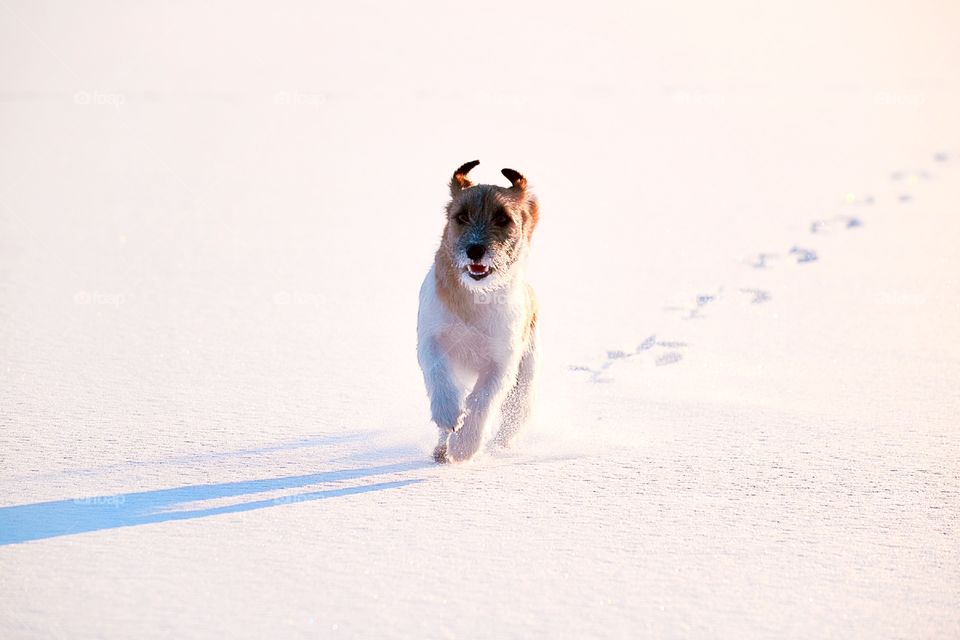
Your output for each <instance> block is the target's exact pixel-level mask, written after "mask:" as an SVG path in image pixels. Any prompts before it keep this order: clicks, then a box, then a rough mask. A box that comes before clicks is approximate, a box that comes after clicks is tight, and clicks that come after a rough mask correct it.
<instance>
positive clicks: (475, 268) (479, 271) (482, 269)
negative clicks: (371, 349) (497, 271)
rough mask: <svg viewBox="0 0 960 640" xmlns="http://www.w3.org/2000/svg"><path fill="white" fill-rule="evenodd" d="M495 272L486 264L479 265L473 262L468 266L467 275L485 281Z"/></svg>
mask: <svg viewBox="0 0 960 640" xmlns="http://www.w3.org/2000/svg"><path fill="white" fill-rule="evenodd" d="M492 271H493V269H491V268H490V267H488V266H487V265H485V264H478V263H476V262H471V263H470V264H468V265H467V275H468V276H470V277H471V278H473V279H474V280H483V279H484V278H486V277H487V276H488V275H490V273H491V272H492Z"/></svg>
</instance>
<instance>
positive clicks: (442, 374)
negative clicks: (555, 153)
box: [417, 160, 539, 462]
mask: <svg viewBox="0 0 960 640" xmlns="http://www.w3.org/2000/svg"><path fill="white" fill-rule="evenodd" d="M478 164H480V162H479V161H478V160H474V161H472V162H468V163H466V164H464V165H463V166H461V167H460V168H459V169H457V170H456V172H454V174H453V178H452V179H451V181H450V195H451V196H452V197H451V200H450V203H449V204H448V205H447V221H446V226H445V227H444V230H443V239H442V241H441V244H440V248H439V249H438V250H437V254H436V257H435V259H434V264H433V267H432V268H431V269H430V271H429V273H427V277H426V278H425V279H424V281H423V286H422V287H421V288H420V312H419V314H418V317H417V357H418V360H419V361H420V368H421V369H423V378H424V381H425V382H426V385H427V394H428V395H429V397H430V411H431V414H432V418H433V421H434V422H435V423H436V425H437V427H439V429H440V442H439V443H438V444H437V448H436V450H435V451H434V458H435V459H436V460H437V461H438V462H452V461H460V460H467V459H469V458H470V457H472V456H473V455H474V454H475V453H476V452H477V451H478V450H479V449H480V446H481V445H482V444H483V441H484V437H485V435H486V432H487V423H488V422H490V421H491V420H492V418H493V416H494V415H496V413H497V409H499V410H500V411H499V414H500V429H499V431H498V432H497V434H496V441H497V443H498V444H501V445H503V446H506V445H508V444H509V443H510V441H511V439H512V438H513V437H514V436H515V435H516V433H517V431H518V430H519V428H520V427H521V426H523V424H524V422H526V421H527V419H528V418H529V416H530V413H531V409H532V403H533V391H534V388H533V383H534V374H535V371H536V360H537V339H536V333H537V302H536V298H535V297H534V295H533V289H532V288H531V287H530V285H528V284H527V282H526V263H527V254H528V252H529V247H530V238H531V236H532V234H533V229H534V227H535V226H536V224H537V217H538V215H539V209H538V206H537V200H536V198H535V197H534V196H533V194H532V193H530V192H529V191H528V190H527V180H526V178H524V177H523V176H522V175H520V174H519V173H517V172H516V171H514V170H513V169H504V170H503V172H502V173H503V175H504V176H506V178H507V179H508V180H510V183H511V186H510V187H509V188H505V187H499V186H496V185H489V184H476V185H475V184H474V183H472V182H471V181H470V180H469V179H468V178H467V173H468V172H469V171H470V170H471V169H473V168H474V167H475V166H477V165H478ZM471 246H472V247H473V249H472V251H473V254H474V255H473V257H470V256H468V255H467V251H468V249H469V248H470V247H471ZM477 246H479V247H483V249H484V253H483V256H482V257H480V258H476V253H477V251H478V249H477Z"/></svg>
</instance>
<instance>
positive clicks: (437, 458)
mask: <svg viewBox="0 0 960 640" xmlns="http://www.w3.org/2000/svg"><path fill="white" fill-rule="evenodd" d="M433 461H434V462H436V463H437V464H446V463H448V462H451V460H450V458H448V457H447V445H446V444H438V445H437V448H436V449H434V450H433Z"/></svg>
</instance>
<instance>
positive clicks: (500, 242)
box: [442, 160, 539, 289]
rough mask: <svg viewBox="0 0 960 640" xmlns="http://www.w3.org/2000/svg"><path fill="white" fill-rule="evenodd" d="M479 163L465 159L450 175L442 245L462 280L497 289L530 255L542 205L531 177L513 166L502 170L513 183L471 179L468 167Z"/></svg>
mask: <svg viewBox="0 0 960 640" xmlns="http://www.w3.org/2000/svg"><path fill="white" fill-rule="evenodd" d="M478 164H480V161H479V160H474V161H472V162H468V163H466V164H464V165H463V166H461V167H460V168H459V169H457V170H456V171H455V172H454V174H453V178H452V179H451V180H450V195H451V196H452V198H451V200H450V203H449V204H448V205H447V226H446V228H445V229H444V232H443V245H442V247H443V250H444V251H446V252H447V254H448V258H449V260H450V262H451V264H452V265H453V266H454V267H455V268H456V269H457V271H458V274H459V280H460V282H461V283H462V284H463V285H465V286H467V287H468V288H471V289H492V288H496V287H499V286H502V285H504V284H506V283H507V282H509V280H510V278H512V276H513V273H514V271H515V267H516V266H517V265H519V264H520V263H521V262H522V260H523V259H524V258H525V257H526V252H527V247H528V244H529V242H530V237H531V235H532V234H533V228H534V227H535V226H536V224H537V217H538V214H539V209H538V207H537V200H536V198H535V197H534V195H533V194H532V193H530V192H529V191H527V179H526V178H524V177H523V176H522V175H520V174H519V173H518V172H516V171H514V170H513V169H504V170H503V171H502V173H503V175H504V176H506V178H507V180H509V181H510V187H498V186H496V185H492V184H474V183H473V182H471V181H470V179H469V178H467V173H469V172H470V170H471V169H473V168H474V167H475V166H477V165H478Z"/></svg>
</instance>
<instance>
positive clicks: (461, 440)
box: [446, 429, 480, 462]
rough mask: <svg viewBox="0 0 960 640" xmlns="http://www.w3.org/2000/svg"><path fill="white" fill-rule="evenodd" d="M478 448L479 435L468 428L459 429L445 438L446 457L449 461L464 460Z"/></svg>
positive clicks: (471, 455)
mask: <svg viewBox="0 0 960 640" xmlns="http://www.w3.org/2000/svg"><path fill="white" fill-rule="evenodd" d="M479 448H480V437H479V435H478V434H475V433H473V431H472V430H470V429H460V430H459V431H455V432H454V433H451V434H450V438H449V439H448V440H447V451H446V458H447V461H449V462H464V461H466V460H469V459H470V458H472V457H473V455H474V454H475V453H476V452H477V450H478V449H479Z"/></svg>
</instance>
